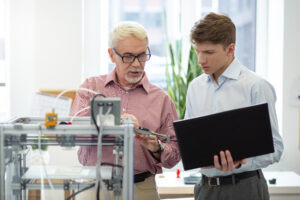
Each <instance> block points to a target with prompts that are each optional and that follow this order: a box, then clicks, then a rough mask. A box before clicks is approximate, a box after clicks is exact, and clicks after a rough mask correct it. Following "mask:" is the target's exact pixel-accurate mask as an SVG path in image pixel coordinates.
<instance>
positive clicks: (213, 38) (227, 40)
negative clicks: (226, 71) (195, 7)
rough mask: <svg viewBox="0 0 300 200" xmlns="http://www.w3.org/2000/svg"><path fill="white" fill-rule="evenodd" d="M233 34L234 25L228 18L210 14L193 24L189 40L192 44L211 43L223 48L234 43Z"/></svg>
mask: <svg viewBox="0 0 300 200" xmlns="http://www.w3.org/2000/svg"><path fill="white" fill-rule="evenodd" d="M235 32H236V31H235V25H234V24H233V22H232V21H231V19H230V18H229V17H228V16H226V15H224V14H216V13H213V12H211V13H209V14H207V15H206V16H205V17H204V18H203V19H201V20H199V21H197V22H196V23H195V25H194V26H193V28H192V30H191V35H190V37H191V38H190V39H191V42H192V43H193V44H197V43H198V44H199V43H203V42H212V43H213V44H222V45H223V47H224V48H225V47H227V46H228V45H229V44H231V43H235Z"/></svg>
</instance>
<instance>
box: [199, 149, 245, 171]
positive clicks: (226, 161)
mask: <svg viewBox="0 0 300 200" xmlns="http://www.w3.org/2000/svg"><path fill="white" fill-rule="evenodd" d="M220 160H221V162H220ZM242 164H246V159H242V160H237V161H233V158H232V156H231V153H230V151H228V150H226V151H225V152H224V151H220V159H219V157H218V155H214V166H207V167H202V169H209V168H217V169H218V170H220V171H224V172H226V171H233V170H234V169H236V168H237V167H238V166H239V165H242Z"/></svg>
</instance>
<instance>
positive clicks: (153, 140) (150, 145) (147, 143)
mask: <svg viewBox="0 0 300 200" xmlns="http://www.w3.org/2000/svg"><path fill="white" fill-rule="evenodd" d="M135 137H136V138H137V139H138V141H139V142H140V144H141V145H143V146H144V147H145V148H147V149H148V150H149V151H151V152H157V151H158V150H159V149H160V145H159V143H158V140H157V137H156V136H155V135H143V134H139V133H136V135H135Z"/></svg>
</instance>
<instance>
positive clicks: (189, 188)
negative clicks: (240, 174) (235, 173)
mask: <svg viewBox="0 0 300 200" xmlns="http://www.w3.org/2000/svg"><path fill="white" fill-rule="evenodd" d="M189 175H190V172H182V173H181V175H180V178H176V172H165V173H164V174H159V175H156V177H155V179H156V184H157V187H158V193H159V195H160V197H161V198H162V199H166V198H185V197H193V194H194V185H185V184H184V183H183V178H184V177H186V176H189ZM264 175H265V177H266V179H267V180H269V179H272V178H276V184H274V185H270V184H269V185H268V187H269V193H270V199H271V200H300V176H299V175H298V174H296V173H295V172H289V171H282V172H269V171H266V172H264Z"/></svg>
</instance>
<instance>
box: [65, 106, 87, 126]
mask: <svg viewBox="0 0 300 200" xmlns="http://www.w3.org/2000/svg"><path fill="white" fill-rule="evenodd" d="M89 108H90V106H87V107H85V108H83V109H81V110H79V111H77V112H76V113H75V114H74V115H73V116H72V118H71V120H70V122H72V121H73V120H74V118H75V117H76V116H77V115H78V114H79V113H81V112H83V111H85V110H87V109H89Z"/></svg>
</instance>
